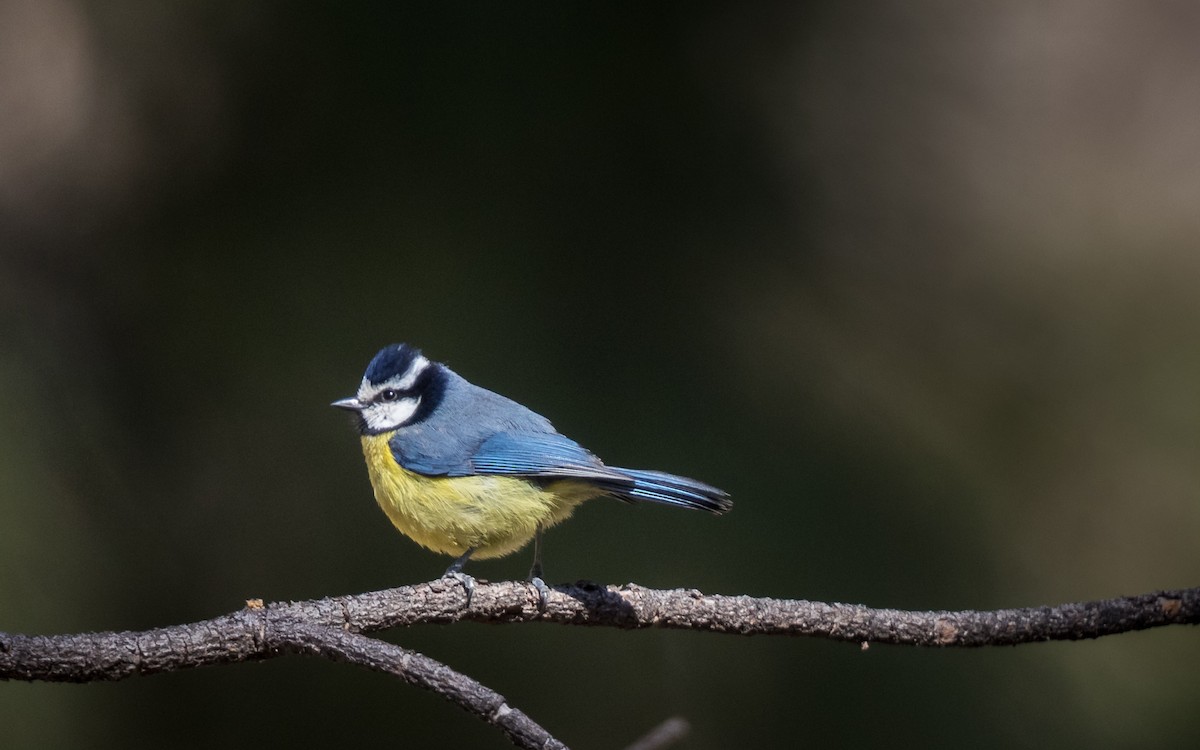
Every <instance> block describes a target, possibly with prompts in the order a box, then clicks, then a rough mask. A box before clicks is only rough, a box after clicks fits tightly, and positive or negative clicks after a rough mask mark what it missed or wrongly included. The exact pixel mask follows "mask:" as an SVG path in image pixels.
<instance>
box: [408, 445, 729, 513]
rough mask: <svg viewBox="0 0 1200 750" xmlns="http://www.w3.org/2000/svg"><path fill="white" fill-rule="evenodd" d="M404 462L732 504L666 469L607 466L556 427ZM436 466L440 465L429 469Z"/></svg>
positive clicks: (720, 507)
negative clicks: (445, 458) (451, 456)
mask: <svg viewBox="0 0 1200 750" xmlns="http://www.w3.org/2000/svg"><path fill="white" fill-rule="evenodd" d="M404 466H405V467H406V468H408V469H410V470H412V471H417V472H421V473H436V474H438V475H440V476H447V477H463V476H472V475H476V474H490V475H502V476H518V477H530V478H533V479H576V480H579V481H582V482H586V483H587V484H590V485H592V486H594V487H596V488H597V489H599V490H601V491H603V492H604V493H606V494H609V495H613V496H614V497H617V498H619V499H621V500H625V501H627V502H637V501H649V502H654V503H662V504H664V505H675V506H679V507H684V508H700V509H703V510H707V511H711V512H713V513H724V512H725V511H727V510H729V508H730V503H729V496H728V495H727V494H725V492H723V491H721V490H719V489H717V488H716V487H711V486H709V485H707V484H704V483H703V482H698V481H696V480H695V479H688V478H686V477H680V476H675V475H674V474H667V473H665V472H661V471H644V470H639V469H619V468H616V467H612V466H605V465H604V464H603V463H602V462H601V461H600V459H598V458H596V457H595V456H594V455H592V454H591V452H589V451H588V450H587V449H586V448H584V447H583V446H581V445H580V444H579V443H576V442H575V441H574V440H571V439H570V438H568V437H565V436H563V435H560V434H558V433H553V432H545V433H542V432H539V433H526V432H521V433H512V432H498V433H495V434H493V435H491V436H490V437H488V438H487V439H486V440H484V441H483V442H482V443H481V444H480V445H479V447H478V448H477V449H476V450H475V451H474V452H473V453H472V454H471V455H470V457H469V458H466V459H462V460H459V461H456V462H454V463H453V464H449V463H437V465H436V466H434V465H433V463H431V462H429V461H421V460H416V459H414V457H413V456H411V455H410V456H409V457H408V461H407V462H406V463H404ZM433 468H436V469H437V471H436V472H435V471H428V470H429V469H433Z"/></svg>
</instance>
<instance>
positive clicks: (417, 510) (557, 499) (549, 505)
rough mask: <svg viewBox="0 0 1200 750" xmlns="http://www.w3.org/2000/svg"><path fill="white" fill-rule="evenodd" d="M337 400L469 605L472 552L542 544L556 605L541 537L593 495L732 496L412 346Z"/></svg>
mask: <svg viewBox="0 0 1200 750" xmlns="http://www.w3.org/2000/svg"><path fill="white" fill-rule="evenodd" d="M331 405H332V406H334V407H337V408H339V409H344V410H347V411H349V412H352V413H353V415H354V418H355V425H356V427H357V430H358V433H359V436H360V439H361V442H362V451H363V456H364V458H365V459H366V464H367V474H368V476H369V478H370V481H371V485H372V489H373V490H374V494H375V500H376V502H377V503H378V504H379V507H380V508H381V509H382V510H383V512H384V513H385V514H386V515H387V517H388V519H389V520H391V522H392V524H393V525H394V526H395V527H396V528H397V529H398V530H399V531H401V532H402V533H403V534H405V535H406V536H408V537H409V538H410V539H412V540H413V541H415V542H416V543H417V544H419V545H421V546H422V547H425V548H427V549H429V550H432V551H433V552H438V553H442V554H446V555H452V556H454V557H455V560H454V562H453V563H451V565H450V567H449V568H447V569H446V572H445V574H444V575H443V577H448V578H455V579H457V580H459V581H460V582H461V583H462V585H463V587H464V588H465V589H466V595H467V602H468V604H469V603H470V600H471V595H472V593H473V591H474V590H475V581H474V579H473V578H472V577H471V576H469V575H466V574H465V573H463V566H464V565H465V564H466V562H467V560H469V559H480V560H482V559H487V558H495V557H501V556H503V555H507V554H510V553H512V552H515V551H517V550H519V549H521V548H523V547H524V546H525V545H526V544H528V543H529V542H530V540H533V542H534V555H533V565H532V567H531V569H530V572H529V578H528V580H529V581H530V582H531V583H532V584H533V585H534V587H535V588H536V589H537V591H538V596H539V607H540V608H542V609H544V608H545V602H546V586H545V583H544V581H543V580H542V575H543V571H542V556H541V538H542V532H543V531H544V530H545V529H548V528H550V527H551V526H554V525H555V524H558V523H560V522H562V521H564V520H566V519H567V518H568V517H569V516H570V515H571V514H572V512H573V511H574V510H575V508H576V507H577V506H578V505H579V504H580V503H582V502H584V501H585V500H589V499H592V498H595V497H599V496H604V495H607V496H611V497H615V498H617V499H618V500H623V501H625V502H628V503H640V502H649V503H659V504H662V505H670V506H674V507H678V508H692V509H699V510H704V511H708V512H710V513H715V514H721V513H725V512H727V511H729V510H730V508H731V507H732V503H731V501H730V499H729V495H728V493H726V492H724V491H723V490H720V489H717V488H716V487H713V486H711V485H708V484H705V483H704V482H700V481H697V480H695V479H688V478H687V477H681V476H676V475H674V474H667V473H665V472H661V471H650V470H644V469H623V468H618V467H615V466H608V465H606V464H605V463H604V462H602V461H601V460H600V459H599V458H597V457H596V456H595V455H594V454H592V453H591V452H590V451H588V450H587V449H585V448H584V447H583V446H581V445H580V444H579V443H577V442H575V441H574V440H571V439H570V438H568V437H566V436H564V435H562V434H560V433H559V432H558V431H557V430H556V429H555V428H554V426H553V425H552V424H551V423H550V420H548V419H546V418H545V417H543V416H542V415H540V414H538V413H536V412H534V411H532V410H530V409H528V408H527V407H525V406H522V405H521V404H519V403H517V402H516V401H513V400H511V399H508V398H506V397H504V396H501V395H499V394H497V393H494V392H492V391H489V390H487V389H486V388H482V387H480V386H477V385H474V384H472V383H470V382H468V381H467V380H465V379H464V378H463V377H462V376H460V375H458V374H457V373H456V372H454V371H453V370H451V369H450V368H449V367H447V366H446V365H444V364H441V363H438V362H433V361H431V360H429V359H428V358H427V357H425V355H424V354H422V353H421V350H420V349H418V348H416V347H414V346H410V345H408V344H391V345H389V346H386V347H384V348H383V349H381V350H379V352H378V353H377V354H376V355H375V356H374V358H373V359H372V360H371V362H370V364H368V365H367V369H366V372H365V373H364V374H363V378H362V382H361V383H360V384H359V387H358V391H357V393H355V395H353V396H351V397H349V398H343V399H339V400H337V401H334V402H333V403H332V404H331Z"/></svg>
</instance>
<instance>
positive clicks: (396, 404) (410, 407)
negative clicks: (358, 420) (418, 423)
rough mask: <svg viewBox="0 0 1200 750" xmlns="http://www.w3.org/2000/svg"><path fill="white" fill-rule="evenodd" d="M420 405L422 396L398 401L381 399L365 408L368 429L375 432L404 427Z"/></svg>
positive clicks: (363, 413) (364, 415) (364, 416)
mask: <svg viewBox="0 0 1200 750" xmlns="http://www.w3.org/2000/svg"><path fill="white" fill-rule="evenodd" d="M420 405H421V397H420V396H410V397H408V398H402V399H399V400H398V401H381V402H379V403H377V404H371V405H370V406H368V407H367V408H366V409H363V411H362V417H363V421H364V422H366V423H367V429H369V430H371V431H374V432H385V431H387V430H394V429H396V428H397V427H402V426H403V425H404V423H405V422H407V421H408V420H410V419H412V417H413V415H414V414H416V413H417V407H419V406H420Z"/></svg>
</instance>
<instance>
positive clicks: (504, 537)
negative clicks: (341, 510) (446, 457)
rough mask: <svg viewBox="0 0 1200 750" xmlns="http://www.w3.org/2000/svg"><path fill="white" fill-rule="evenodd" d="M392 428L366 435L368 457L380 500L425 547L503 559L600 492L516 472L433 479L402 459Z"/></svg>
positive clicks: (395, 521)
mask: <svg viewBox="0 0 1200 750" xmlns="http://www.w3.org/2000/svg"><path fill="white" fill-rule="evenodd" d="M389 437H391V434H390V433H384V434H382V435H365V436H363V438H362V446H363V455H364V456H365V457H366V459H367V473H368V474H370V477H371V485H372V486H373V487H374V488H375V500H376V501H377V502H378V503H379V507H380V508H382V509H383V512H384V513H386V514H387V517H388V518H389V519H391V521H392V523H393V524H395V526H396V528H397V529H400V531H402V532H403V533H404V534H406V535H407V536H408V537H409V538H411V539H412V540H413V541H415V542H416V543H417V544H420V545H421V546H423V547H428V548H429V549H431V550H433V551H434V552H441V553H443V554H447V555H456V556H457V555H461V554H463V553H464V552H466V551H467V549H468V548H470V547H474V548H475V554H474V555H472V557H473V558H486V557H499V556H501V555H507V554H508V553H510V552H515V551H517V550H518V549H520V548H521V547H524V546H525V545H526V544H527V543H528V542H529V540H530V539H532V538H533V535H534V533H535V532H536V531H537V528H538V526H539V525H540V526H541V527H542V528H548V527H550V526H553V525H554V524H556V523H558V522H559V521H562V520H564V519H566V518H567V517H568V516H570V515H571V513H572V511H574V510H575V506H576V505H578V504H579V503H581V502H583V501H584V500H587V499H588V498H590V497H595V496H596V495H598V494H601V493H599V492H598V491H597V490H596V489H595V488H593V487H590V486H588V485H586V484H583V483H581V482H573V481H560V482H554V483H551V484H548V485H545V486H541V485H539V484H535V483H533V482H530V481H528V480H525V479H519V478H516V477H498V476H471V477H455V478H452V479H451V478H446V477H427V476H424V475H421V474H416V473H414V472H411V471H408V470H407V469H404V468H402V467H401V466H400V465H399V464H397V463H396V460H395V459H394V458H392V452H391V449H390V448H389V447H388V438H389Z"/></svg>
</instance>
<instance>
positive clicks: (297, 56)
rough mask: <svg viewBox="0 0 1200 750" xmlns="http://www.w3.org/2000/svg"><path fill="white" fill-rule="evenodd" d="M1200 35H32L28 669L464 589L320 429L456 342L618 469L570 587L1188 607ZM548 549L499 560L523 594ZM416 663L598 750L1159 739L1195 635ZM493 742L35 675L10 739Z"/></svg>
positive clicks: (694, 30) (368, 692)
mask: <svg viewBox="0 0 1200 750" xmlns="http://www.w3.org/2000/svg"><path fill="white" fill-rule="evenodd" d="M1198 36H1200V9H1198V8H1196V7H1195V6H1192V5H1190V4H1187V3H1176V2H1147V3H1136V4H1131V3H1116V2H1098V3H1093V2H1084V1H1082V0H1080V1H1077V2H1049V3H1047V2H1034V1H1033V0H1030V1H1028V2H1020V1H1017V2H997V3H954V2H926V3H891V2H875V3H867V2H824V3H777V4H759V5H754V6H741V5H739V6H734V4H721V3H674V4H642V3H617V4H608V3H606V4H600V5H591V6H587V7H578V6H573V5H572V6H570V7H568V6H556V5H552V4H544V3H543V4H519V3H518V4H513V3H504V4H474V5H469V6H468V5H458V4H447V5H443V4H420V5H415V4H414V5H406V4H399V3H395V4H393V3H358V4H328V3H312V2H291V3H280V2H258V3H243V2H233V1H232V0H221V1H217V2H212V1H208V2H200V1H199V0H189V1H187V2H176V3H165V4H158V3H138V2H128V1H126V0H115V1H108V2H98V1H97V2H78V1H76V2H72V1H71V0H3V2H0V629H2V630H6V631H9V632H25V633H59V632H74V631H84V630H108V629H140V628H146V627H151V626H157V625H165V624H173V623H180V622H186V621H191V620H196V619H201V618H206V617H210V616H213V615H216V614H220V613H223V612H227V611H230V610H232V609H235V608H237V607H239V606H241V604H242V602H243V601H244V600H245V599H246V598H249V597H262V598H265V599H299V598H309V597H320V596H325V595H334V594H342V593H350V592H360V591H367V590H373V589H378V588H385V587H389V586H394V585H399V584H403V583H410V582H417V581H423V580H428V579H430V578H432V577H435V576H436V575H438V574H439V573H440V572H441V571H442V569H443V568H444V566H445V565H446V564H447V562H448V560H447V559H443V558H439V557H437V556H434V555H432V554H430V553H428V552H425V551H423V550H420V549H419V548H417V547H416V546H415V545H414V544H412V543H411V542H409V541H407V540H406V539H404V538H402V537H400V536H399V535H398V534H396V533H395V532H394V531H393V530H392V529H391V527H390V525H389V524H388V523H387V522H386V520H385V519H384V517H383V515H382V514H381V513H380V512H379V510H378V509H377V508H376V507H375V505H374V502H373V500H372V498H371V494H370V490H369V486H368V483H367V478H366V473H365V471H364V469H363V467H362V459H361V456H360V454H359V449H358V443H357V440H356V438H355V436H354V434H353V431H352V429H351V426H350V424H349V423H348V421H347V419H346V418H345V416H344V415H342V414H340V413H337V412H335V411H334V410H332V409H330V408H329V407H328V403H329V402H330V401H332V400H333V399H335V398H338V397H341V396H345V395H348V394H349V393H350V392H351V391H352V390H353V389H354V388H355V386H356V384H357V383H358V380H359V378H360V376H361V372H362V369H363V367H364V366H365V364H366V362H367V360H368V359H369V358H370V356H371V355H372V354H373V353H374V352H375V350H376V349H377V348H379V347H380V346H382V345H383V344H386V343H389V342H392V341H399V340H405V341H410V342H413V343H416V344H418V345H420V346H422V347H423V348H424V349H425V351H426V352H427V353H428V354H429V355H430V356H431V357H433V358H435V359H439V360H442V361H446V362H448V363H449V364H451V366H453V367H454V368H455V369H457V370H458V371H459V372H461V373H462V374H464V375H465V376H466V377H468V378H470V379H472V380H474V381H476V382H478V383H480V384H483V385H485V386H487V387H490V388H492V389H494V390H497V391H499V392H501V393H504V394H506V395H509V396H512V397H514V398H516V399H518V400H520V401H522V402H524V403H526V404H528V405H530V406H531V407H533V408H535V409H536V410H538V411H540V412H542V413H544V414H546V415H548V416H549V417H550V418H551V419H553V420H554V422H555V424H556V425H557V426H558V427H559V429H561V430H562V431H564V432H566V433H567V434H569V435H571V436H572V437H574V438H576V439H577V440H579V441H580V442H582V443H584V444H585V445H587V446H589V447H590V448H592V449H593V450H595V451H596V452H597V453H599V454H600V455H601V456H603V457H605V458H606V459H607V460H609V461H610V462H612V463H615V464H618V465H621V464H623V465H633V466H644V467H647V468H659V469H666V470H670V471H674V472H678V473H682V474H687V475H691V476H696V477H699V478H703V479H705V480H707V481H710V482H712V483H714V484H717V485H719V486H722V487H725V488H727V489H728V490H729V491H730V492H731V493H732V494H733V496H734V499H735V508H734V512H733V513H731V514H730V515H728V516H725V517H721V518H714V517H709V516H707V515H703V514H698V513H685V512H679V511H673V510H671V509H664V508H655V507H637V508H630V507H625V506H622V505H620V504H618V503H614V502H607V503H606V502H599V501H598V502H594V503H591V504H589V505H588V506H585V507H584V508H583V509H582V510H581V511H580V512H579V513H578V514H577V515H576V517H575V518H574V519H573V520H572V521H571V522H570V523H568V524H566V525H564V526H562V527H559V528H558V529H556V530H554V531H553V532H552V533H551V534H550V535H549V536H548V538H547V565H548V570H547V572H548V578H549V579H550V580H551V581H552V582H557V581H573V580H577V579H590V580H596V581H601V582H608V583H622V582H626V581H636V582H638V583H641V584H643V585H647V586H657V587H696V588H699V589H702V590H704V591H709V592H721V593H745V594H753V595H764V596H777V597H800V598H810V599H821V600H835V601H849V602H860V603H867V604H871V605H876V606H889V607H899V608H938V609H943V608H944V609H957V608H996V607H1010V606H1030V605H1040V604H1051V603H1056V602H1062V601H1075V600H1083V599H1090V598H1101V597H1109V596H1116V595H1121V594H1129V593H1138V592H1142V591H1149V590H1154V589H1158V588H1170V587H1182V586H1191V585H1196V584H1197V583H1198V582H1200V555H1198V554H1197V541H1198V540H1200V461H1198V460H1197V459H1198V458H1200V346H1198V343H1197V342H1198V336H1200V293H1198V285H1200V45H1197V44H1196V39H1197V37H1198ZM528 562H529V559H528V552H523V553H521V554H519V555H515V556H513V557H511V558H506V559H504V560H500V561H493V562H483V563H478V564H476V566H475V567H474V568H473V572H474V573H475V574H476V575H479V576H481V577H485V578H492V579H503V578H516V577H520V576H523V575H524V574H525V572H526V570H527V566H528ZM387 637H388V638H390V639H392V640H394V641H396V642H398V643H401V644H404V645H406V646H409V647H412V648H415V649H418V650H421V651H423V652H426V653H428V654H430V655H431V656H433V657H435V658H438V659H441V660H444V661H445V662H447V663H448V664H450V665H451V666H453V667H455V668H456V669H459V670H461V671H464V672H466V673H468V674H470V675H472V676H474V677H475V678H477V679H479V680H481V681H483V682H484V683H485V684H487V685H489V686H491V687H493V688H495V689H496V690H498V691H500V692H501V693H503V694H504V695H505V696H507V698H508V699H509V700H510V702H511V703H512V704H513V705H516V706H519V707H520V708H522V709H523V710H525V711H526V712H528V713H529V714H530V715H531V716H532V717H533V718H534V719H535V720H537V721H539V722H540V723H542V724H543V725H544V726H545V727H547V728H548V729H549V730H550V731H551V732H552V733H554V734H556V735H557V736H558V737H559V738H561V739H562V740H564V741H565V742H567V743H568V744H570V745H571V746H573V747H578V748H612V747H620V746H623V745H624V744H625V743H627V742H629V741H631V740H633V739H635V738H636V737H638V736H639V735H641V734H642V733H643V732H645V731H647V730H649V729H650V728H651V727H653V726H654V725H656V724H658V723H659V722H660V721H662V720H663V719H665V718H667V717H669V716H673V715H678V716H682V717H684V718H686V719H687V720H688V721H689V722H691V723H692V725H693V732H692V734H691V736H690V737H689V739H688V740H687V742H686V744H685V745H683V746H686V747H690V748H724V747H733V746H743V747H747V746H764V747H771V746H775V747H782V746H794V743H797V742H801V743H803V744H806V745H812V746H820V747H862V746H878V745H883V744H893V743H894V744H901V745H904V746H911V745H917V744H918V743H919V744H921V745H925V746H949V745H962V744H970V745H971V746H972V747H985V748H986V747H997V748H1000V747H1004V748H1008V747H1085V746H1086V747H1117V748H1119V747H1146V746H1167V745H1172V744H1174V745H1176V746H1182V745H1184V744H1187V743H1188V742H1191V741H1194V739H1195V737H1196V736H1197V735H1198V734H1200V712H1198V711H1197V710H1196V706H1197V698H1198V697H1200V669H1198V668H1197V665H1198V664H1200V632H1197V631H1196V630H1195V629H1190V628H1174V629H1164V630H1160V631H1157V632H1148V633H1138V634H1130V635H1123V636H1119V637H1115V638H1108V639H1104V640H1101V641H1099V642H1086V643H1074V644H1047V645H1035V646H1026V647H1021V648H1017V649H994V650H992V649H988V650H979V651H969V652H968V651H934V650H916V649H906V648H895V647H883V646H876V647H874V648H872V649H870V650H869V651H866V652H862V651H860V650H859V649H858V648H857V647H856V646H853V645H848V644H837V643H827V642H823V641H819V640H803V639H795V640H786V639H767V638H758V639H745V638H736V637H728V636H725V637H722V636H715V635H708V634H697V633H676V632H638V633H626V632H616V631H606V630H578V629H568V628H562V627H554V626H506V627H488V626H482V625H458V626H454V627H445V628H436V627H423V628H414V629H411V630H404V631H397V632H392V633H390V634H388V636H387ZM329 743H338V744H343V743H346V744H350V745H353V746H357V745H380V744H384V743H389V744H390V743H399V744H402V745H404V746H407V747H422V746H424V747H430V746H441V747H461V746H473V747H503V746H505V743H504V740H503V739H502V738H501V737H500V735H499V734H498V733H496V732H494V731H493V730H491V729H489V728H487V727H485V726H483V725H482V724H480V723H479V722H478V721H476V720H475V719H473V718H471V717H469V716H467V715H465V714H463V713H462V712H461V711H459V710H458V709H456V708H454V707H452V706H450V705H449V704H447V703H445V702H444V701H442V700H441V699H440V698H438V697H436V696H432V695H428V694H425V693H422V692H420V691H417V690H415V689H412V688H408V687H406V686H404V685H401V684H399V683H397V682H396V681H394V680H390V679H386V678H383V677H380V676H378V675H374V674H370V673H367V672H364V671H361V670H358V669H354V668H350V667H346V666H341V665H333V664H328V663H324V662H321V661H317V660H304V659H299V658H294V659H281V660H274V661H270V662H266V663H259V664H247V665H239V666H232V667H223V668H216V669H209V670H201V671H196V672H188V673H181V674H173V675H160V676H155V677H152V678H146V679H134V680H129V681H125V682H121V683H114V684H93V685H82V686H76V685H48V684H19V683H4V684H0V745H3V746H4V747H6V748H26V747H89V748H104V747H130V746H142V747H162V746H167V747H180V748H208V747H225V748H241V747H254V748H262V747H275V746H280V747H283V746H288V747H295V746H315V745H317V744H329Z"/></svg>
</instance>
